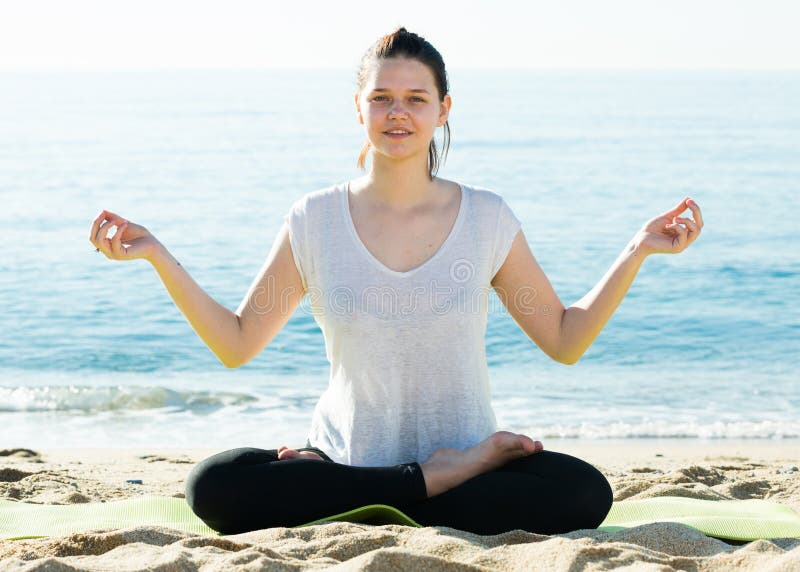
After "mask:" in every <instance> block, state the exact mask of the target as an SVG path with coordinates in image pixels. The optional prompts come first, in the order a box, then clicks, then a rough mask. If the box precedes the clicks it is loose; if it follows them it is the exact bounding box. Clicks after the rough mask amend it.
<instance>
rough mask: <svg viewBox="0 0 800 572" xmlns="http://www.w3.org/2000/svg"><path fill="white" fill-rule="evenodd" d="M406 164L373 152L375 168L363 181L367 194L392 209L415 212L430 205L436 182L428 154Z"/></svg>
mask: <svg viewBox="0 0 800 572" xmlns="http://www.w3.org/2000/svg"><path fill="white" fill-rule="evenodd" d="M421 159H422V160H420V157H409V158H408V159H407V160H405V161H397V160H387V159H386V158H385V157H382V156H380V155H378V154H377V153H373V156H372V169H371V170H370V172H369V174H368V175H366V176H365V177H364V179H363V189H364V192H365V193H367V194H368V195H370V196H371V198H373V199H374V200H375V201H379V202H381V203H383V204H384V205H386V206H387V207H389V208H396V209H401V210H402V209H413V208H415V207H418V206H421V205H425V204H429V203H430V201H431V200H432V199H433V198H434V194H435V191H436V179H435V178H434V180H433V181H432V180H431V179H430V177H429V176H428V154H427V150H426V152H425V155H424V156H423V157H421Z"/></svg>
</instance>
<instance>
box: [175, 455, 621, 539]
mask: <svg viewBox="0 0 800 572" xmlns="http://www.w3.org/2000/svg"><path fill="white" fill-rule="evenodd" d="M296 450H297V451H314V452H315V453H318V454H319V455H320V456H321V457H323V458H324V459H326V460H325V461H320V460H317V459H287V460H284V461H278V451H277V449H268V450H266V449H256V448H251V447H242V448H238V449H231V450H228V451H223V452H222V453H217V454H216V455H212V456H211V457H209V458H207V459H204V460H203V461H201V462H200V463H198V464H197V465H196V466H195V467H194V468H193V469H192V471H191V473H190V474H189V476H188V477H187V479H186V501H187V502H188V503H189V506H190V507H191V508H192V510H193V511H194V513H195V514H196V515H197V516H198V517H200V519H202V520H203V521H204V522H205V523H206V524H207V525H208V526H210V527H211V528H213V529H214V530H216V531H218V532H221V533H223V534H237V533H240V532H248V531H251V530H259V529H263V528H270V527H276V526H286V527H292V526H296V525H298V524H305V523H307V522H311V521H314V520H318V519H321V518H324V517H326V516H332V515H334V514H339V513H342V512H345V511H348V510H352V509H354V508H357V507H359V506H364V505H368V504H387V505H390V506H393V507H395V508H397V509H400V510H401V511H403V512H404V513H405V514H407V515H408V516H409V517H411V518H412V519H414V521H416V522H417V523H419V524H421V525H423V526H438V525H441V526H448V527H451V528H457V529H459V530H465V531H469V532H473V533H476V534H498V533H501V532H505V531H508V530H514V529H521V530H527V531H529V532H535V533H539V534H559V533H563V532H569V531H572V530H578V529H582V528H597V526H599V525H600V523H601V522H603V520H604V519H605V517H606V515H607V514H608V511H609V510H610V509H611V503H612V501H613V494H612V490H611V486H610V485H609V483H608V481H607V480H606V478H605V477H604V476H603V474H602V473H601V472H600V471H598V470H597V469H596V468H595V467H593V466H592V465H590V464H589V463H587V462H585V461H582V460H580V459H577V458H575V457H571V456H570V455H565V454H564V453H557V452H554V451H541V452H539V453H534V454H532V455H528V456H526V457H521V458H517V459H514V460H513V461H510V462H509V463H506V464H505V465H503V466H501V467H499V468H497V469H494V470H492V471H489V472H487V473H483V474H480V475H478V476H476V477H473V478H471V479H469V480H467V481H465V482H463V483H462V484H460V485H458V486H457V487H455V488H452V489H450V490H448V491H446V492H444V493H442V494H439V495H436V496H434V497H431V498H427V489H426V486H425V479H424V477H423V475H422V470H421V468H420V466H419V464H418V463H403V464H400V465H394V466H387V467H353V466H349V465H344V464H340V463H335V462H333V461H332V460H331V459H330V458H329V457H328V456H327V455H325V453H323V452H322V451H320V450H319V449H316V448H314V447H302V448H299V449H296Z"/></svg>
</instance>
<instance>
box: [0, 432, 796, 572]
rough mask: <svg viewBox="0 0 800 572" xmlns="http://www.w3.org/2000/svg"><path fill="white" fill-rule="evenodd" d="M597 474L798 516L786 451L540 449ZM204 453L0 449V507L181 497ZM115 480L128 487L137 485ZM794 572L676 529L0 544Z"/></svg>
mask: <svg viewBox="0 0 800 572" xmlns="http://www.w3.org/2000/svg"><path fill="white" fill-rule="evenodd" d="M545 448H549V449H551V450H554V451H560V452H563V453H568V454H571V455H575V456H576V457H579V458H581V459H584V460H586V461H588V462H590V463H592V464H593V465H594V466H596V467H597V468H598V469H600V470H601V471H602V472H603V473H604V474H605V475H606V476H607V477H608V479H609V481H610V482H611V484H612V486H613V489H614V500H615V501H619V500H623V499H641V498H647V497H654V496H665V495H669V496H686V497H693V498H700V499H719V500H725V499H752V498H757V499H766V500H771V501H775V502H780V503H782V504H784V505H786V506H789V507H791V508H793V509H794V510H796V511H798V512H800V470H798V469H799V468H800V443H798V442H797V441H792V442H789V441H755V440H750V441H738V442H732V441H726V442H722V441H705V442H701V441H681V440H675V441H669V440H642V441H637V442H630V441H591V442H587V441H568V440H561V441H551V442H549V443H548V442H545ZM216 452H218V450H215V449H181V450H176V449H148V450H135V449H115V450H109V449H80V450H77V449H58V450H55V449H54V450H47V451H31V450H27V449H6V450H0V498H5V499H14V500H20V501H25V502H36V503H58V504H66V503H84V502H97V501H101V500H115V499H123V498H130V497H134V496H138V495H149V494H156V495H163V496H172V497H183V479H184V477H185V476H186V474H187V473H188V472H189V470H190V469H191V467H192V465H193V464H194V463H196V462H198V461H200V460H202V459H203V458H205V457H207V456H208V455H211V454H213V453H216ZM127 479H141V480H142V481H143V483H142V484H141V485H137V484H128V483H126V482H125V481H126V480H127ZM733 568H735V569H736V570H753V571H759V572H762V571H782V570H785V571H790V570H791V571H796V570H800V539H773V540H756V541H753V542H748V543H734V542H725V541H722V540H718V539H715V538H710V537H707V536H705V535H703V534H702V533H699V532H697V531H695V530H693V529H691V528H690V527H687V526H684V525H681V524H676V523H654V524H649V525H643V526H639V527H636V528H631V529H627V530H624V531H620V532H616V533H613V534H612V533H605V532H600V531H597V530H578V531H573V532H571V533H568V534H559V535H553V536H547V535H540V534H533V533H530V532H525V531H521V530H513V531H509V532H507V533H504V534H499V535H492V536H480V535H475V534H471V533H468V532H464V531H460V530H456V529H452V528H448V527H425V528H414V527H406V526H399V525H384V526H374V525H364V524H352V523H341V522H337V523H327V524H323V525H317V526H311V527H306V528H299V529H291V528H271V529H266V530H259V531H254V532H249V533H245V534H238V535H232V536H226V537H217V536H202V535H196V534H191V533H186V532H181V531H176V530H170V529H167V528H161V527H153V526H142V527H136V528H127V529H119V530H102V531H92V532H86V533H80V534H72V535H68V536H63V537H57V538H43V539H28V540H13V541H0V570H15V571H22V570H26V571H27V570H55V571H66V570H114V571H128V570H130V571H133V570H159V571H162V572H169V571H172V570H176V571H177V570H180V571H184V570H201V569H202V570H270V571H272V570H280V571H284V570H287V571H288V570H292V571H294V570H336V571H351V570H380V571H383V570H386V571H393V570H412V571H420V572H424V571H427V570H443V571H451V570H459V571H460V570H483V571H490V570H491V571H494V570H503V571H505V570H508V571H529V570H569V571H571V572H574V571H578V570H648V571H659V572H666V571H669V570H697V571H703V570H730V569H733Z"/></svg>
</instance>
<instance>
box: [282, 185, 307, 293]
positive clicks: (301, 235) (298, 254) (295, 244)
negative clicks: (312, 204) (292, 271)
mask: <svg viewBox="0 0 800 572" xmlns="http://www.w3.org/2000/svg"><path fill="white" fill-rule="evenodd" d="M283 220H284V221H286V226H287V228H288V230H289V243H290V244H291V246H292V258H294V265H295V266H296V267H297V272H298V274H300V280H301V281H302V282H303V290H304V291H305V292H308V280H307V278H306V268H308V266H307V264H306V263H304V260H308V253H307V249H306V246H307V244H308V241H307V234H306V217H305V208H304V201H302V200H301V201H297V202H296V203H294V204H293V205H292V208H291V209H289V212H288V213H286V215H285V216H284V217H283Z"/></svg>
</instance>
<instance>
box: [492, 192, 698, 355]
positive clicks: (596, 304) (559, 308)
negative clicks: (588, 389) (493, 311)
mask: <svg viewBox="0 0 800 572" xmlns="http://www.w3.org/2000/svg"><path fill="white" fill-rule="evenodd" d="M687 208H689V209H691V210H692V212H693V213H694V215H695V217H696V220H692V219H689V218H684V217H680V216H678V215H679V214H681V213H682V212H683V211H684V210H686V209H687ZM682 224H685V225H686V226H685V227H684V226H681V225H682ZM702 227H703V219H702V215H701V213H700V208H699V206H698V205H697V204H696V203H695V202H694V201H693V200H691V199H690V198H689V197H686V198H685V199H684V200H682V201H681V202H680V203H678V205H677V206H676V207H675V208H673V209H670V210H669V211H667V212H665V213H663V214H661V215H659V216H657V217H654V218H652V219H650V220H649V221H648V222H647V223H646V224H645V225H644V227H642V229H641V230H640V231H639V232H637V233H636V235H635V236H634V237H633V238H632V239H631V240H630V241H629V242H628V244H627V245H626V246H625V248H624V249H623V251H622V253H621V254H620V255H619V256H618V257H617V259H616V260H615V261H614V264H612V265H611V268H609V270H608V271H607V272H606V273H605V275H604V276H603V277H602V278H601V279H600V281H599V282H598V283H597V284H596V285H595V287H594V288H592V289H591V290H590V291H589V292H588V293H587V294H586V295H585V296H584V297H583V298H581V299H580V300H578V301H577V302H575V303H574V304H573V305H572V306H570V307H569V308H565V307H564V305H563V304H562V303H561V300H560V299H559V298H558V296H557V295H556V293H555V292H554V291H553V287H552V285H551V284H550V281H549V280H548V279H547V276H545V274H544V272H543V271H542V269H541V268H540V267H539V264H538V263H537V262H536V259H535V258H534V256H533V253H532V252H531V250H530V248H529V247H528V241H527V240H526V239H525V235H524V234H523V233H522V231H521V230H520V231H519V232H518V233H517V236H516V237H515V238H514V242H513V243H512V245H511V250H510V251H509V253H508V255H507V257H506V260H505V262H504V263H503V266H501V268H500V270H499V271H498V272H497V274H496V275H495V277H494V279H493V280H492V286H494V288H495V289H496V290H497V294H498V296H499V297H500V299H501V300H502V301H503V304H505V306H506V308H507V309H508V311H509V313H510V314H511V316H512V317H513V318H514V320H516V322H517V324H519V326H520V327H521V328H522V330H523V331H524V332H525V333H526V334H527V335H528V337H529V338H530V339H531V340H532V341H533V342H534V343H535V344H536V345H537V346H539V347H540V348H541V349H542V351H544V352H545V353H546V354H547V355H549V356H550V357H551V358H553V359H554V360H556V361H558V362H561V363H565V364H573V363H575V362H577V361H578V359H580V357H581V356H582V355H583V353H584V352H585V351H586V350H587V349H588V348H589V346H591V345H592V342H594V340H595V338H596V337H597V336H598V335H599V334H600V332H601V331H602V329H603V328H604V327H605V325H606V323H607V322H608V320H609V319H610V318H611V316H612V314H613V313H614V311H615V310H616V309H617V307H618V306H619V304H620V302H622V299H623V298H624V297H625V294H627V292H628V289H629V288H630V285H631V283H632V282H633V279H634V278H635V277H636V274H637V273H638V272H639V268H640V267H641V265H642V262H644V259H645V258H646V257H647V256H649V255H650V254H654V253H659V252H661V253H677V252H682V251H683V250H685V249H686V248H687V247H688V246H689V245H690V244H691V243H692V242H694V241H695V240H696V239H697V237H698V236H699V234H700V230H701V229H702Z"/></svg>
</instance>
